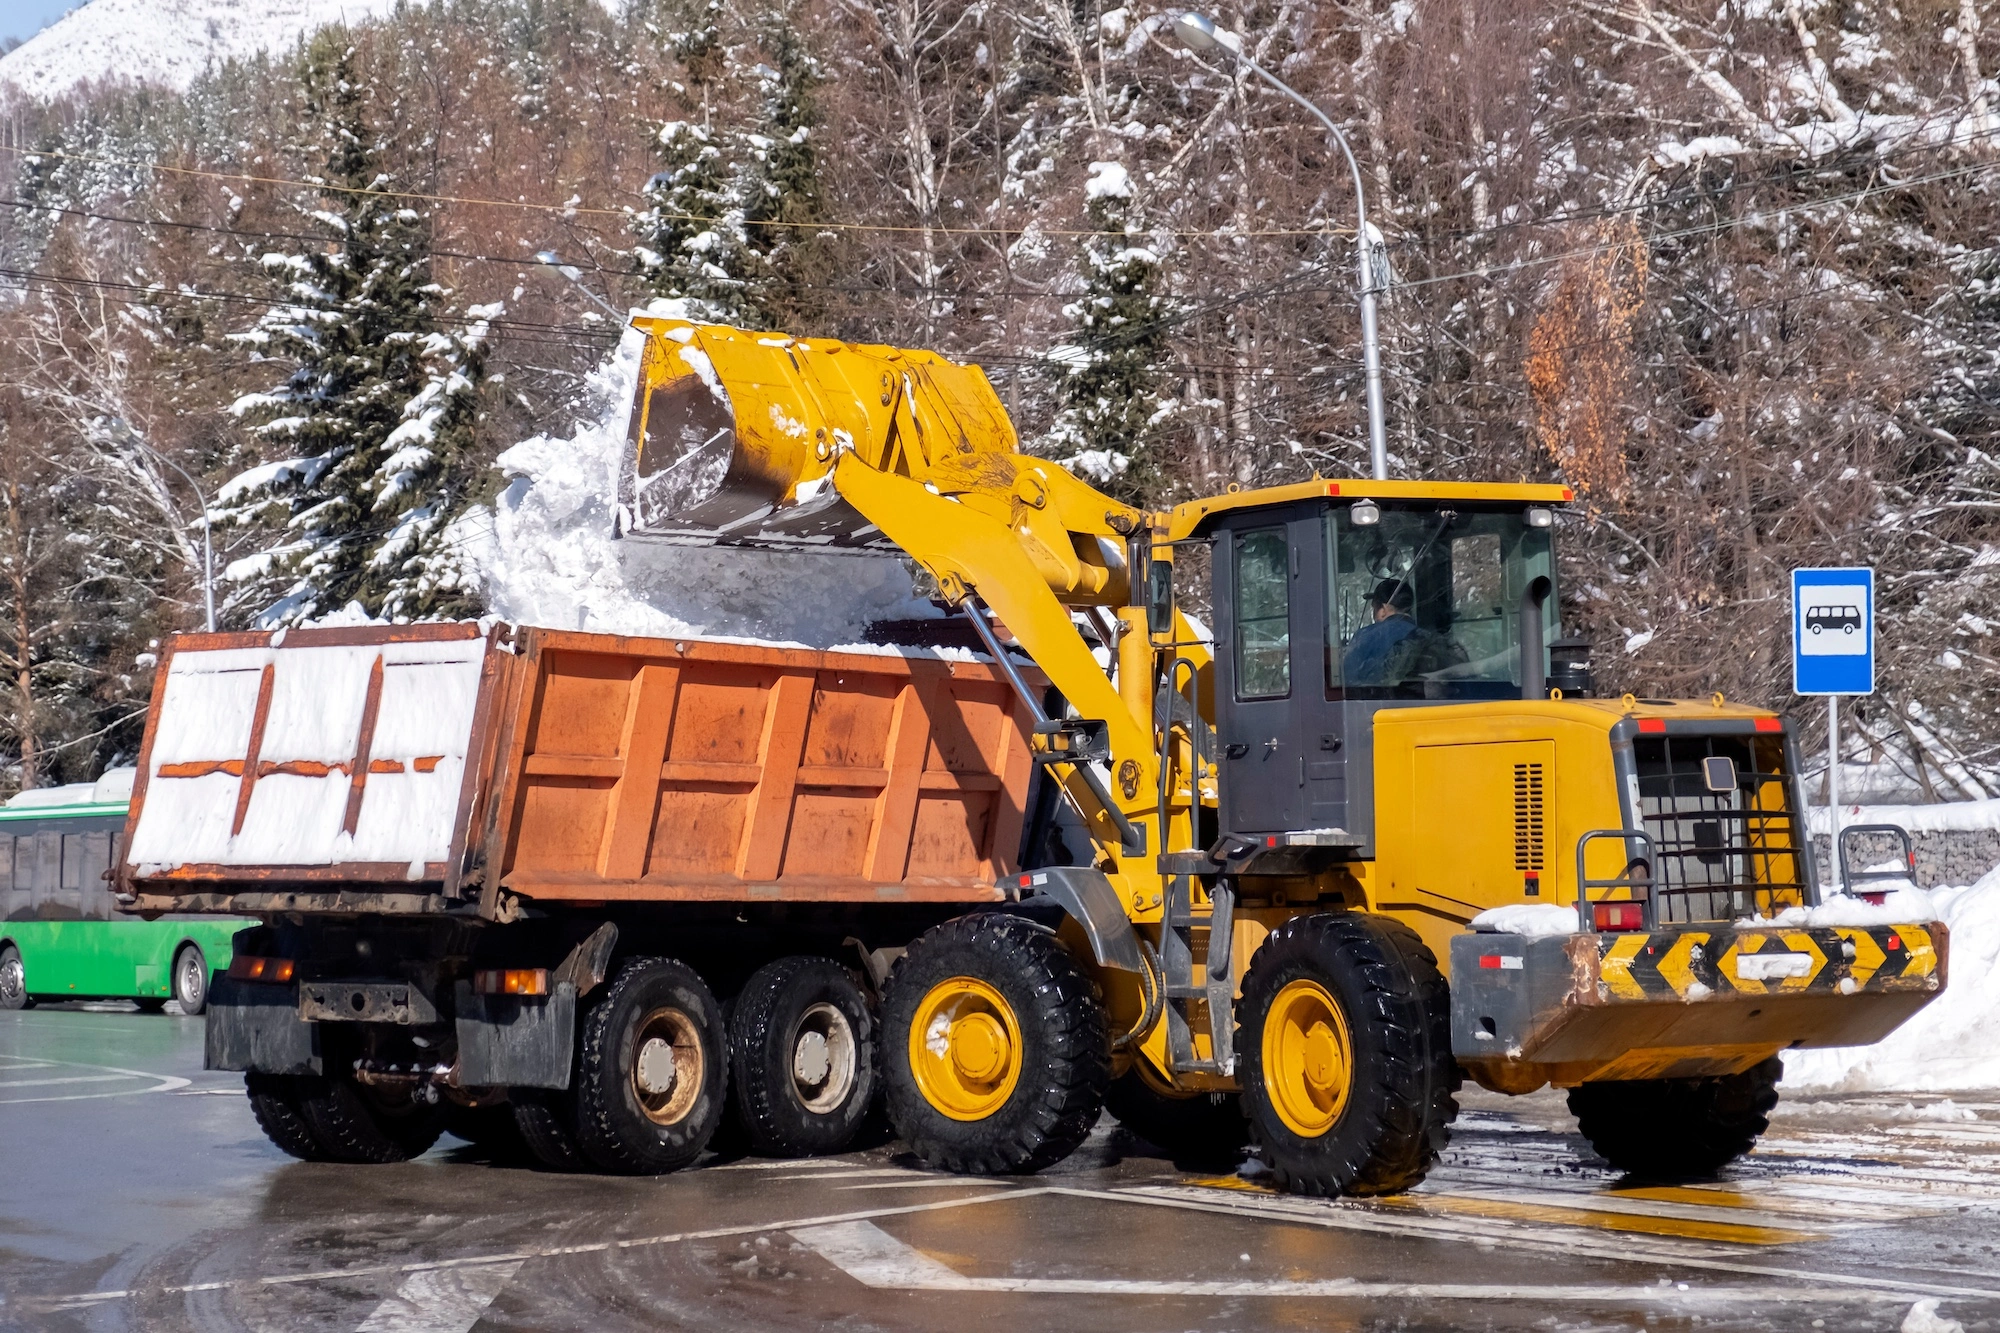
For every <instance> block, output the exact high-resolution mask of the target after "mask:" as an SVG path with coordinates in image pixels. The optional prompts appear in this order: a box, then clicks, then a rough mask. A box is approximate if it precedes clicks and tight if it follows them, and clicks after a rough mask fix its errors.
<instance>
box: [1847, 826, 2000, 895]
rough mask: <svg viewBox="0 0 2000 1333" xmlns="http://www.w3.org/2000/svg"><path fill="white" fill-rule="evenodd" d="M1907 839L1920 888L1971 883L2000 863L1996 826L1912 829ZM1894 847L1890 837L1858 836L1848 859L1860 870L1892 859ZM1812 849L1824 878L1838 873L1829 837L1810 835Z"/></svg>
mask: <svg viewBox="0 0 2000 1333" xmlns="http://www.w3.org/2000/svg"><path fill="white" fill-rule="evenodd" d="M1910 843H1911V846H1912V847H1913V848H1914V849H1915V850H1916V853H1917V876H1916V878H1917V884H1918V885H1919V887H1922V888H1926V889H1934V888H1936V887H1938V886H1939V885H1941V884H1972V883H1975V882H1976V881H1977V880H1978V879H1979V878H1980V876H1982V875H1984V874H1986V873H1987V872H1988V871H1990V870H1992V869H1993V868H1994V867H1996V866H2000V830H1995V829H1980V830H1976V831H1968V830H1959V831H1951V832H1943V833H1912V834H1911V835H1910ZM1897 850H1898V848H1897V844H1896V840H1895V839H1894V838H1869V839H1862V840H1860V841H1859V842H1858V843H1857V844H1856V846H1855V847H1854V850H1853V854H1852V858H1851V859H1852V861H1853V864H1854V868H1855V869H1857V870H1861V869H1865V868H1866V867H1868V866H1870V865H1878V864H1880V863H1881V862H1883V861H1887V860H1890V859H1892V858H1893V857H1895V855H1896V854H1897ZM1813 853H1814V855H1815V856H1816V857H1818V859H1819V864H1820V868H1821V872H1822V874H1823V875H1825V876H1826V877H1827V878H1828V879H1832V878H1834V877H1836V876H1837V875H1838V872H1839V866H1838V864H1837V863H1836V862H1835V861H1834V860H1833V856H1832V845H1831V839H1829V838H1826V837H1824V836H1822V837H1816V838H1814V839H1813Z"/></svg>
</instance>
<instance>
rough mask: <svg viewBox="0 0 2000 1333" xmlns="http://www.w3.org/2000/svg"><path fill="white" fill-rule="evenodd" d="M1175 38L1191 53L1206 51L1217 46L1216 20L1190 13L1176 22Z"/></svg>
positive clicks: (1183, 15) (1204, 15)
mask: <svg viewBox="0 0 2000 1333" xmlns="http://www.w3.org/2000/svg"><path fill="white" fill-rule="evenodd" d="M1174 36H1176V37H1178V38H1180V39H1181V45H1182V46H1185V47H1187V48H1188V49H1189V50H1190V51H1206V50H1208V49H1209V48H1210V47H1212V46H1214V45H1215V20H1214V19H1212V18H1210V17H1209V16H1208V15H1206V14H1196V13H1194V12H1192V11H1189V12H1188V13H1185V14H1182V15H1181V16H1180V17H1179V18H1177V19H1175V20H1174Z"/></svg>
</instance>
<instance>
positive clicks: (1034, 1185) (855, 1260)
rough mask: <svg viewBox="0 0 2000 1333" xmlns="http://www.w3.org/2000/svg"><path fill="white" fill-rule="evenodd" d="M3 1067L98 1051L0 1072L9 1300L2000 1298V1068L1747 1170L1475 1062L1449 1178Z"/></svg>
mask: <svg viewBox="0 0 2000 1333" xmlns="http://www.w3.org/2000/svg"><path fill="white" fill-rule="evenodd" d="M0 1066H5V1068H4V1069H0V1084H7V1083H13V1082H16V1081H21V1082H23V1083H38V1084H39V1083H42V1082H43V1081H44V1080H48V1079H54V1078H61V1079H64V1080H71V1081H66V1082H64V1083H62V1084H61V1085H60V1086H57V1085H55V1084H53V1083H49V1084H46V1085H45V1086H46V1094H44V1095H54V1094H61V1095H62V1096H63V1097H64V1098H66V1100H64V1101H61V1102H53V1101H45V1100H41V1099H39V1098H32V1099H31V1098H30V1096H29V1094H30V1091H35V1092H40V1089H34V1090H30V1089H27V1088H26V1087H25V1086H24V1087H23V1090H22V1092H20V1093H16V1094H5V1093H0V1096H11V1097H13V1098H15V1099H16V1100H15V1101H14V1104H5V1105H0V1145H4V1151H0V1298H4V1304H0V1327H7V1328H14V1327H19V1328H35V1329H42V1328H49V1329H72V1328H73V1329H93V1330H97V1329H123V1328H133V1329H140V1328H143V1329H148V1330H151V1329H182V1328H190V1329H192V1328H199V1329H204V1330H210V1329H215V1330H234V1329H246V1330H248V1329H256V1330H262V1329H286V1330H291V1329H311V1330H339V1331H340V1333H385V1331H389V1330H395V1331H398V1333H412V1331H416V1330H423V1331H425V1333H435V1331H438V1330H449V1331H451V1333H465V1330H471V1329H478V1330H482V1333H497V1331H498V1330H503V1329H633V1330H637V1329H659V1328H681V1327H685V1328H700V1329H767V1328H791V1327H808V1326H819V1325H822V1324H834V1325H837V1326H838V1327H841V1328H848V1329H919V1328H939V1327H953V1328H984V1327H1006V1328H1008V1329H1010V1330H1015V1329H1040V1328H1051V1329H1054V1328H1062V1329H1082V1328H1090V1329H1100V1328H1101V1329H1157V1328H1176V1329H1194V1328H1199V1329H1209V1328H1214V1329H1256V1328H1280V1327H1285V1328H1289V1327H1296V1326H1305V1327H1314V1328H1321V1327H1328V1328H1359V1329H1373V1328H1384V1329H1388V1328H1395V1329H1419V1328H1436V1329H1445V1328H1452V1329H1458V1328H1480V1329H1486V1328H1492V1329H1513V1328H1521V1329H1537V1330H1586V1329H1588V1330H1602V1329H1623V1328H1639V1327H1643V1328H1648V1329H1680V1328H1686V1329H1693V1328H1696V1327H1699V1328H1702V1329H1716V1328H1725V1329H1807V1328H1812V1329H1830V1330H1845V1329H1854V1330H1861V1329H1869V1330H1894V1329H1901V1328H1904V1327H1906V1326H1907V1327H1909V1328H1911V1329H1913V1330H1918V1329H1921V1330H1925V1333H1943V1330H1945V1329H1948V1328H1949V1327H1950V1325H1949V1323H1947V1322H1940V1321H1949V1320H1957V1321H1960V1322H1962V1323H1963V1325H1964V1326H1965V1327H1966V1328H1967V1329H1978V1328H1982V1327H2000V1091H1996V1093H1995V1094H1994V1095H1993V1096H1992V1097H1990V1098H1986V1099H1982V1098H1979V1097H1973V1096H1961V1097H1958V1098H1957V1099H1955V1100H1952V1101H1946V1100H1944V1099H1941V1098H1937V1097H1898V1096H1889V1095H1874V1096H1867V1097H1846V1098H1835V1099H1811V1100H1804V1099H1801V1100H1792V1101H1787V1102H1786V1103H1784V1104H1783V1105H1782V1106H1781V1111H1780V1115H1779V1117H1778V1119H1777V1121H1776V1122H1775V1124H1774V1125H1773V1129H1772V1133H1771V1134H1770V1135H1769V1136H1768V1137H1767V1139H1766V1140H1765V1142H1764V1144H1763V1145H1762V1147H1761V1148H1760V1149H1759V1151H1758V1152H1757V1153H1756V1154H1755V1155H1754V1157H1752V1158H1751V1159H1750V1160H1748V1161H1746V1162H1745V1163H1743V1164H1742V1165H1741V1166H1739V1167H1738V1168H1737V1169H1735V1170H1733V1171H1732V1172H1730V1173H1729V1175H1728V1176H1727V1178H1726V1179H1723V1180H1720V1181H1716V1182H1712V1183H1704V1184H1697V1185H1685V1186H1671V1187H1668V1186H1651V1187H1646V1186H1636V1185H1631V1184H1629V1183H1627V1182H1621V1181H1619V1180H1618V1179H1617V1178H1615V1177H1613V1176H1612V1175H1611V1174H1610V1173H1608V1172H1606V1171H1605V1170H1603V1169H1602V1168H1600V1167H1597V1166H1595V1165H1593V1163H1592V1161H1591V1159H1590V1158H1589V1156H1588V1153H1587V1150H1585V1149H1584V1148H1583V1147H1582V1145H1581V1142H1580V1140H1579V1139H1577V1137H1576V1136H1575V1135H1574V1134H1573V1133H1571V1132H1570V1131H1571V1126H1570V1125H1569V1123H1568V1121H1567V1118H1566V1116H1565V1115H1564V1113H1563V1106H1562V1102H1561V1100H1560V1099H1559V1098H1557V1097H1553V1096H1549V1095H1547V1094H1544V1095H1540V1096H1537V1097H1532V1098H1526V1099H1518V1100H1510V1099H1504V1098H1499V1097H1494V1096H1490V1095H1487V1094H1483V1093H1477V1092H1473V1093H1468V1094H1467V1096H1466V1097H1465V1099H1464V1100H1465V1104H1466V1111H1465V1114H1464V1115H1463V1116H1462V1117H1461V1120H1460V1122H1459V1127H1458V1132H1457V1134H1456V1136H1455V1138H1454V1141H1453V1146H1452V1149H1451V1152H1450V1155H1449V1157H1448V1159H1447V1161H1446V1163H1445V1165H1444V1166H1443V1168H1442V1169H1440V1170H1439V1171H1437V1172H1436V1173H1435V1174H1434V1175H1433V1176H1432V1177H1431V1179H1430V1180H1429V1181H1428V1182H1426V1184H1425V1185H1424V1187H1423V1188H1422V1189H1420V1190H1418V1191H1416V1192H1415V1193H1413V1194H1410V1195H1406V1196H1403V1197H1400V1198H1394V1199H1385V1200H1374V1201H1332V1202H1329V1201H1318V1200H1303V1199H1296V1198H1290V1197H1285V1196H1281V1195H1276V1194H1272V1193H1269V1192H1268V1191H1265V1190H1263V1189H1261V1188H1260V1187H1259V1186H1258V1185H1257V1184H1256V1182H1255V1181H1254V1180H1246V1179H1244V1178H1242V1177H1240V1176H1236V1175H1216V1174H1213V1172H1212V1169H1211V1171H1210V1172H1208V1173H1204V1172H1202V1171H1198V1170H1178V1169H1176V1168H1175V1166H1174V1165H1173V1164H1172V1163H1170V1162H1167V1161H1164V1160H1162V1159H1161V1158H1160V1157H1159V1156H1157V1155H1156V1154H1155V1153H1154V1151H1153V1150H1152V1149H1151V1148H1150V1146H1148V1145H1146V1144H1144V1143H1142V1142H1140V1141H1138V1140H1135V1139H1133V1138H1132V1137H1131V1136H1130V1135H1128V1134H1126V1133H1124V1132H1123V1131H1121V1130H1118V1129H1116V1128H1115V1127H1114V1126H1112V1125H1111V1124H1110V1122H1109V1121H1107V1122H1106V1124H1105V1125H1104V1126H1103V1127H1102V1128H1100V1130H1099V1132H1098V1133H1097V1134H1096V1135H1095V1136H1093V1138H1092V1139H1091V1140H1090V1142H1089V1143H1088V1144H1087V1145H1086V1147H1085V1148H1084V1150H1083V1151H1082V1152H1081V1153H1079V1154H1078V1155H1077V1156H1076V1157H1075V1158H1073V1159H1071V1160H1070V1161H1069V1162H1067V1163H1065V1164H1063V1165H1062V1166H1061V1167H1060V1168H1058V1169H1057V1170H1054V1171H1050V1172H1046V1173H1044V1174H1042V1175H1040V1176H1036V1177H1033V1178H1030V1179H1025V1180H1018V1181H981V1180H963V1179H958V1178H953V1177H947V1176H939V1175H936V1174H933V1173H930V1172H927V1171H924V1170H921V1169H917V1168H916V1167H915V1165H914V1164H913V1162H912V1161H911V1159H909V1158H907V1157H905V1156H904V1155H902V1154H901V1153H900V1152H899V1150H898V1148H897V1145H894V1144H890V1145H886V1146H884V1147H881V1148H878V1149H875V1150H872V1151H868V1152H862V1153H855V1154H850V1155H848V1156H845V1157H841V1158H837V1159H827V1160H819V1161H810V1162H769V1161H762V1160H757V1159H745V1160H741V1161H735V1162H728V1163H714V1164H712V1165H709V1166H707V1167H704V1168H703V1169H699V1170H695V1171H691V1172H687V1173H684V1174H682V1175H679V1176H674V1177H668V1178H664V1179H658V1180H617V1179H603V1178H578V1177H565V1176H560V1175H553V1174H550V1173H546V1172H541V1171H535V1170H529V1169H526V1168H523V1167H520V1166H517V1165H509V1164H497V1163H494V1162H491V1161H488V1160H485V1159H484V1158H482V1157H481V1156H480V1155H479V1154H478V1153H477V1152H476V1151H475V1150H473V1149H471V1148H468V1147H465V1146H463V1145H459V1144H457V1142H456V1141H455V1140H451V1139H447V1140H445V1141H444V1143H443V1145H441V1146H440V1148H439V1149H437V1150H435V1151H433V1152H432V1153H431V1154H429V1155H428V1156H426V1157H425V1158H424V1159H422V1160H421V1161H418V1162H415V1163H411V1164H408V1165H405V1166H396V1167H378V1168H350V1167H334V1166H319V1165H305V1164H300V1163H293V1162H289V1161H288V1160H287V1159H284V1158H282V1157H281V1156H279V1155H278V1154H277V1153H276V1151H275V1150H274V1149H271V1148H269V1147H268V1145H266V1144H265V1143H264V1141H263V1139H262V1137H261V1135H260V1134H259V1133H258V1131H257V1129H256V1126H255V1125H254V1123H253V1122H252V1121H251V1118H250V1115H249V1112H248V1109H247V1106H246V1105H245V1104H244V1102H243V1101H242V1099H241V1096H240V1093H239V1092H238V1088H239V1086H240V1084H239V1083H238V1081H237V1080H236V1079H235V1078H233V1077H231V1076H227V1075H219V1074H206V1073H203V1072H202V1071H201V1070H200V1026H199V1024H198V1023H195V1022H191V1021H188V1020H184V1019H178V1018H174V1017H170V1016H169V1017H159V1016H150V1015H142V1014H128V1013H86V1012H81V1011H77V1010H46V1009H44V1010H36V1011H33V1012H30V1013H26V1014H7V1015H0ZM1920 1302H1935V1304H1934V1305H1932V1304H1925V1305H1924V1306H1923V1308H1922V1309H1921V1310H1919V1311H1918V1313H1916V1314H1915V1315H1913V1314H1912V1309H1913V1307H1917V1306H1918V1305H1919V1303H1920ZM1927 1320H1928V1321H1929V1322H1926V1321H1927ZM1906 1321H1907V1324H1906Z"/></svg>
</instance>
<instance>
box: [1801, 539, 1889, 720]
mask: <svg viewBox="0 0 2000 1333" xmlns="http://www.w3.org/2000/svg"><path fill="white" fill-rule="evenodd" d="M1792 689H1793V690H1794V691H1796V692H1797V693H1799V694H1873V693H1875V571H1874V570H1872V569H1795V570H1793V571H1792Z"/></svg>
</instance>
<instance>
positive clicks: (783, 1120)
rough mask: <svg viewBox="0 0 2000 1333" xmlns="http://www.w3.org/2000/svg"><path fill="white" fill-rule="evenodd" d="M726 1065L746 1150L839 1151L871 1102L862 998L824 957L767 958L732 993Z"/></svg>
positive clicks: (868, 1019) (776, 1153)
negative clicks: (746, 1141)
mask: <svg viewBox="0 0 2000 1333" xmlns="http://www.w3.org/2000/svg"><path fill="white" fill-rule="evenodd" d="M729 1072H730V1079H731V1086H732V1088H733V1090H734V1092H735V1094H736V1095H735V1097H734V1098H733V1099H732V1100H733V1102H734V1103H735V1106H736V1111H737V1117H738V1120H739V1122H740V1124H741V1126H742V1128H743V1131H744V1132H745V1134H746V1135H747V1136H748V1138H749V1146H750V1149H751V1151H753V1152H756V1153H761V1154H763V1155H765V1156H769V1157H815V1156H821V1155H824V1154H828V1153H837V1152H840V1151H842V1150H844V1149H845V1148H846V1147H847V1145H848V1144H850V1143H852V1142H853V1141H854V1136H855V1134H856V1133H857V1132H858V1131H859V1130H860V1128H861V1122H862V1121H863V1120H864V1119H865V1118H866V1117H867V1115H868V1108H869V1106H870V1105H871V1104H872V1103H873V1101H874V1100H875V1020H874V1018H873V1016H872V1015H871V1014H870V1013H869V1007H868V998H867V997H866V996H865V995H863V994H862V993H861V988H860V987H859V986H857V985H855V984H854V978H853V977H851V976H849V975H848V973H847V970H846V969H845V968H843V967H841V966H840V965H839V964H838V963H835V962H833V961H832V960H831V959H827V958H809V957H803V956H795V957H791V958H780V959H778V960H777V961H776V962H773V963H767V964H766V965H765V966H763V967H761V968H759V969H758V970H757V972H756V973H755V974H753V975H752V976H751V978H750V980H749V981H747V982H745V983H744V985H743V989H742V990H741V991H739V992H738V993H737V995H736V1002H735V1004H734V1006H733V1012H732V1014H731V1016H730V1022H729Z"/></svg>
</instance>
